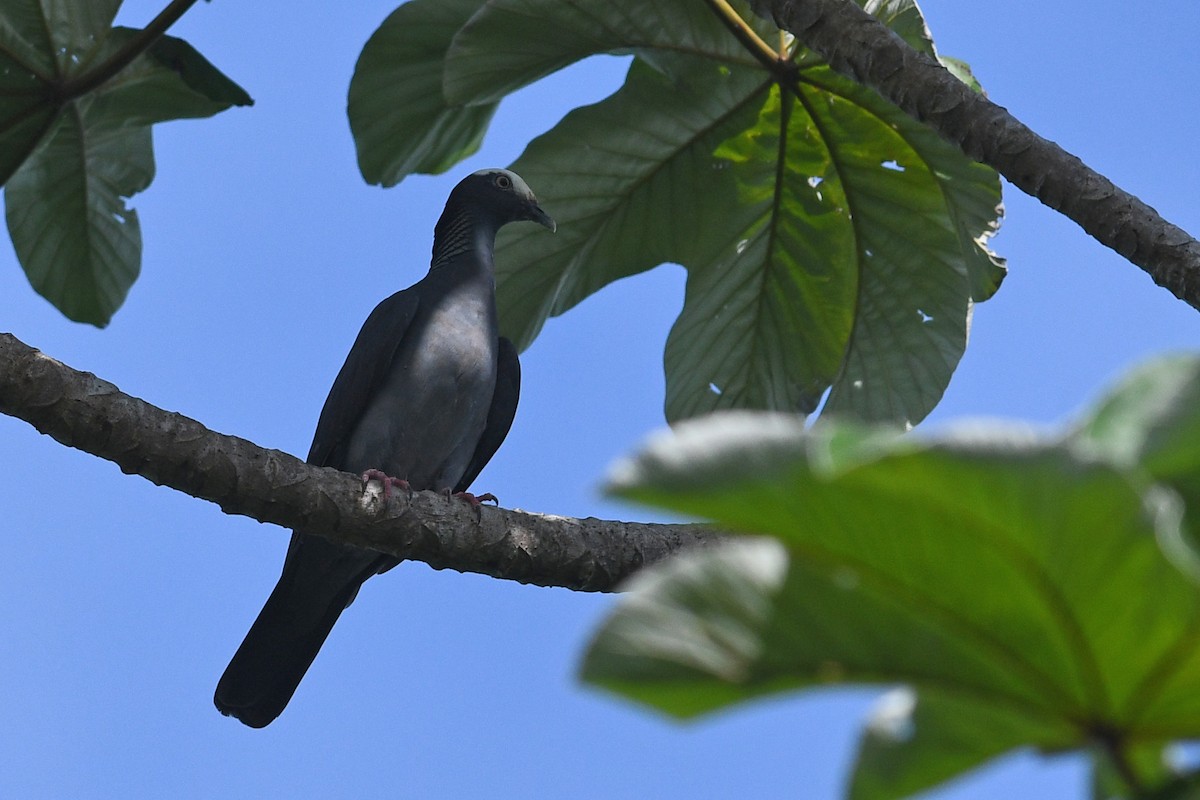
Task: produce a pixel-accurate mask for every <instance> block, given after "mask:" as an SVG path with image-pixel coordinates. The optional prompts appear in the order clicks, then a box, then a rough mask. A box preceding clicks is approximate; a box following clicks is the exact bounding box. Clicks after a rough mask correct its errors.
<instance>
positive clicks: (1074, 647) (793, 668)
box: [583, 357, 1200, 799]
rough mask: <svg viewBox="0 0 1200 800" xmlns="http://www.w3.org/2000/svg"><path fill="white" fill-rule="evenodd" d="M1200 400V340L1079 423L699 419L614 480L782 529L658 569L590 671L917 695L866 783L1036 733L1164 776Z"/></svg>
mask: <svg viewBox="0 0 1200 800" xmlns="http://www.w3.org/2000/svg"><path fill="white" fill-rule="evenodd" d="M1198 396H1200V359H1197V358H1194V357H1180V358H1176V359H1168V360H1164V361H1160V362H1156V363H1155V364H1152V365H1150V366H1148V367H1146V368H1144V369H1142V370H1139V371H1138V372H1136V373H1135V374H1134V376H1133V377H1132V378H1130V379H1129V380H1127V381H1126V382H1124V383H1123V384H1121V385H1120V386H1118V387H1117V388H1116V389H1115V390H1114V391H1113V392H1111V393H1110V394H1109V395H1108V396H1107V397H1106V398H1104V399H1103V400H1102V401H1101V402H1100V403H1099V404H1098V405H1097V408H1096V411H1095V412H1093V413H1091V414H1089V415H1088V416H1087V417H1086V419H1085V422H1084V423H1082V424H1080V425H1078V426H1076V427H1075V428H1073V429H1072V430H1071V431H1070V432H1069V433H1068V435H1066V436H1063V437H1050V436H1046V435H1040V434H1035V433H1033V432H1031V431H1030V430H1028V429H1026V428H1021V427H1015V426H1011V425H998V424H991V425H976V426H973V427H964V428H961V429H958V430H956V431H954V432H951V433H948V434H945V435H943V436H940V437H937V438H922V439H918V438H915V437H904V438H898V437H895V436H891V435H888V434H886V433H879V432H873V431H870V430H866V429H862V428H858V427H854V426H849V425H845V424H840V423H834V422H828V423H821V424H818V425H817V426H816V428H815V429H812V430H806V429H805V428H804V426H803V423H802V422H801V421H800V420H798V419H797V418H794V417H786V416H782V415H769V414H751V413H745V412H742V413H730V414H722V415H716V416H713V417H710V418H707V419H704V420H697V421H694V422H691V423H686V424H683V425H680V426H678V427H677V429H676V430H675V432H674V433H672V434H671V435H668V436H664V437H661V438H659V439H658V440H656V441H654V442H652V443H651V444H650V445H649V446H648V447H647V448H646V449H645V450H644V451H643V452H641V453H640V454H639V455H638V456H637V457H636V458H634V459H632V460H630V461H628V462H626V463H624V464H623V465H622V466H620V467H619V468H618V469H617V470H616V472H615V475H614V478H613V481H612V489H613V491H614V492H615V493H616V494H618V495H620V496H622V497H624V498H628V499H632V500H637V501H640V502H644V503H649V504H652V505H656V506H660V507H663V508H668V509H671V510H673V511H676V512H683V513H686V514H691V515H695V516H696V517H698V518H701V519H706V520H711V521H712V522H713V523H714V524H716V525H717V526H719V527H722V528H725V529H727V530H731V531H738V532H741V533H745V534H758V535H765V536H768V537H770V538H765V539H759V538H750V539H732V540H730V541H729V542H727V543H725V544H723V545H722V546H719V547H714V548H711V549H709V548H706V549H704V550H700V551H695V552H688V553H684V554H681V555H680V556H679V557H677V558H676V559H673V560H672V561H670V562H668V563H666V564H664V565H662V566H660V567H656V568H652V569H649V570H646V571H645V572H643V573H642V574H640V575H639V576H638V577H637V578H635V579H634V580H633V581H632V582H631V585H630V587H629V589H630V592H629V593H628V594H627V595H626V596H625V597H623V599H622V601H621V602H620V603H619V605H618V607H617V609H616V611H615V612H614V613H613V615H612V616H611V617H610V618H609V619H608V620H607V621H606V622H605V623H604V625H603V626H602V627H601V629H600V631H599V632H598V633H597V635H596V637H595V640H594V641H593V643H592V645H591V647H590V648H589V651H588V653H587V656H586V659H585V662H584V665H583V676H584V678H585V679H586V680H587V681H589V682H591V683H594V684H597V685H599V686H603V687H605V688H607V689H609V690H612V691H615V692H618V693H620V694H622V695H624V696H627V697H630V698H632V699H635V700H637V701H639V702H641V703H645V704H648V705H650V706H653V707H654V708H657V709H659V710H661V711H663V712H666V713H668V714H671V715H674V716H679V717H690V716H694V715H696V714H699V713H703V712H706V711H712V710H716V709H719V708H724V707H727V706H729V705H731V704H733V703H736V702H741V701H744V700H747V699H751V698H755V697H759V696H762V695H766V694H770V693H774V692H779V691H783V690H789V689H798V688H804V687H809V686H817V685H827V684H830V683H843V682H854V683H874V684H902V685H904V686H907V687H911V688H912V689H915V694H912V693H909V694H904V693H899V694H892V695H889V696H888V698H890V699H888V700H887V701H886V702H884V704H883V706H882V707H881V709H880V711H879V712H878V713H877V714H876V715H875V717H874V718H873V719H872V721H871V722H870V723H869V724H868V725H867V726H866V728H865V730H864V734H863V739H862V744H861V747H860V752H859V757H858V760H857V764H856V767H855V771H854V775H853V778H852V780H851V783H850V796H851V797H854V798H872V799H874V798H888V797H903V796H908V795H910V794H912V793H914V792H917V791H920V790H922V789H925V788H928V787H930V786H932V785H935V784H936V783H938V782H941V781H944V780H946V779H948V778H950V777H953V776H954V775H957V774H959V773H961V772H963V771H965V770H967V769H970V768H972V767H975V766H977V765H979V764H980V763H982V762H983V761H985V760H987V759H990V758H992V757H995V756H997V755H999V754H1001V753H1004V752H1007V751H1009V750H1012V749H1014V748H1017V747H1028V746H1032V747H1036V748H1039V749H1041V750H1044V751H1052V752H1057V751H1061V750H1066V749H1072V748H1079V749H1089V748H1093V749H1094V748H1096V747H1102V749H1103V750H1105V751H1107V752H1111V753H1116V754H1119V755H1120V756H1121V757H1122V759H1123V760H1124V761H1125V763H1126V765H1129V769H1132V770H1133V771H1135V772H1137V773H1138V774H1139V777H1140V780H1141V781H1142V782H1144V783H1145V784H1146V785H1147V786H1149V787H1154V786H1156V785H1159V784H1161V783H1162V782H1164V781H1166V780H1167V778H1168V776H1169V773H1167V772H1165V771H1164V770H1163V769H1162V768H1161V767H1159V768H1157V769H1151V766H1152V764H1153V763H1154V762H1153V756H1154V754H1156V753H1160V752H1161V750H1162V748H1163V747H1164V746H1165V745H1167V744H1168V743H1169V742H1172V741H1175V740H1180V739H1190V738H1195V737H1197V736H1198V735H1200V587H1198V585H1197V583H1196V581H1195V580H1193V579H1192V577H1191V575H1192V572H1191V568H1190V565H1191V564H1193V563H1195V557H1194V556H1193V555H1192V554H1191V551H1190V550H1189V549H1188V546H1187V545H1188V543H1189V542H1191V541H1192V539H1191V538H1190V537H1189V536H1188V531H1187V528H1186V522H1185V520H1188V519H1190V517H1189V516H1185V514H1184V506H1183V498H1184V497H1186V496H1187V493H1186V490H1187V489H1188V487H1191V486H1193V485H1194V484H1195V481H1196V480H1197V472H1200V470H1197V469H1196V467H1197V465H1200V458H1195V457H1194V456H1196V454H1197V453H1200V426H1198V422H1200V404H1198V403H1196V402H1195V400H1196V398H1197V397H1198ZM1161 480H1169V482H1170V485H1167V484H1166V483H1163V482H1159V481H1161ZM1173 486H1178V487H1180V492H1177V491H1175V489H1174V488H1172V487H1173ZM1181 492H1182V495H1181ZM1180 566H1183V567H1184V568H1185V569H1184V570H1181V569H1180V568H1179V567H1180Z"/></svg>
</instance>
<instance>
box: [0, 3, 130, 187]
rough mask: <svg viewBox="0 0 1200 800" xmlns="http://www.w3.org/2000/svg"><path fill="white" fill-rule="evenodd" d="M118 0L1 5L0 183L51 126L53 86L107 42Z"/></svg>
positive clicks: (56, 107)
mask: <svg viewBox="0 0 1200 800" xmlns="http://www.w3.org/2000/svg"><path fill="white" fill-rule="evenodd" d="M119 5H120V0H95V2H89V3H42V2H38V0H9V1H8V2H6V3H5V4H4V6H3V7H0V185H2V184H5V183H7V182H8V179H9V178H10V177H11V176H12V174H13V173H14V172H16V170H17V168H18V167H19V166H20V165H21V163H22V162H23V161H24V160H25V159H26V158H27V157H28V156H29V154H30V153H32V152H33V150H34V148H35V147H37V145H38V143H39V142H40V141H41V140H42V137H43V136H45V134H46V133H47V131H49V130H50V127H51V125H52V124H53V123H54V121H55V118H56V116H57V114H58V111H59V107H60V106H59V103H57V102H55V101H54V100H53V87H54V86H55V85H56V84H59V83H61V82H63V81H65V80H67V79H68V78H71V77H74V76H75V75H77V74H79V73H80V72H81V71H82V70H83V69H84V68H85V67H86V66H87V65H88V64H89V62H90V58H89V57H90V56H91V55H94V53H95V51H97V50H98V49H99V45H100V44H102V43H103V41H104V38H105V36H106V35H107V33H108V29H109V26H110V25H111V24H112V19H113V16H114V15H115V14H116V12H117V7H118V6H119Z"/></svg>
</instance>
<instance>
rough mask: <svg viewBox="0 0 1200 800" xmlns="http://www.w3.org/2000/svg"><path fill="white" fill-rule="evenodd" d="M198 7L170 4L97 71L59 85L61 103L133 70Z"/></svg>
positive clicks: (182, 1)
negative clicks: (132, 66) (135, 62)
mask: <svg viewBox="0 0 1200 800" xmlns="http://www.w3.org/2000/svg"><path fill="white" fill-rule="evenodd" d="M195 4H196V0H171V2H170V3H168V4H167V7H166V8H164V9H163V10H162V11H160V12H159V13H158V16H157V17H155V18H154V19H153V20H151V21H150V24H149V25H147V26H146V27H145V28H142V29H141V30H140V31H138V32H137V33H136V34H134V36H133V37H132V38H131V39H130V40H129V41H127V42H126V43H125V44H124V45H122V46H121V47H120V48H119V49H118V50H117V52H115V53H113V54H112V55H111V56H110V57H109V58H108V60H107V61H105V62H104V63H102V64H100V65H98V66H96V67H95V68H94V69H90V70H87V71H86V72H84V73H83V74H82V75H78V76H76V77H74V78H71V79H69V80H66V81H64V82H63V83H61V84H59V86H58V89H57V91H56V92H55V95H56V99H57V100H58V101H59V102H60V103H65V102H67V101H69V100H72V99H74V98H76V97H79V96H81V95H84V94H87V93H88V92H90V91H92V90H93V89H95V88H97V87H99V86H101V85H102V84H104V83H105V82H106V81H108V80H109V79H110V78H112V77H113V76H114V75H116V74H117V73H118V72H120V71H121V70H123V69H125V67H127V66H129V64H130V63H132V62H133V60H134V59H135V58H137V57H138V56H140V55H141V54H142V53H144V52H146V50H148V49H149V48H150V46H151V45H152V44H154V43H155V42H156V41H158V38H159V37H160V36H162V35H163V34H164V33H166V31H167V29H168V28H170V27H171V26H172V25H174V24H175V23H176V22H177V21H178V20H179V18H180V17H182V16H183V15H184V13H185V12H186V11H187V10H188V9H189V8H191V7H192V6H193V5H195Z"/></svg>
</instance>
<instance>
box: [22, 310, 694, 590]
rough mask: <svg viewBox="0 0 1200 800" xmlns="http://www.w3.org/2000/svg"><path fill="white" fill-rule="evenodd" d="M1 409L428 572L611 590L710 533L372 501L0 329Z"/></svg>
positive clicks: (90, 447)
mask: <svg viewBox="0 0 1200 800" xmlns="http://www.w3.org/2000/svg"><path fill="white" fill-rule="evenodd" d="M0 413H4V414H9V415H11V416H14V417H18V418H20V419H23V420H25V421H26V422H28V423H30V424H31V425H33V426H34V427H35V428H37V429H38V430H39V431H41V432H42V433H45V434H47V435H49V436H52V437H53V438H55V439H57V440H58V441H59V442H62V443H63V444H65V445H67V446H69V447H75V448H78V449H80V450H83V451H85V452H88V453H91V454H93V455H96V456H99V457H101V458H104V459H107V460H109V461H112V462H114V463H115V464H117V466H119V467H120V468H121V470H122V471H123V472H126V473H130V474H137V475H141V476H142V477H144V478H146V479H147V480H149V481H152V482H153V483H156V484H158V485H160V486H169V487H171V488H172V489H177V490H179V491H181V492H184V493H186V494H189V495H192V496H193V497H198V498H201V499H203V500H209V501H211V502H213V503H216V504H217V505H219V506H220V507H221V509H222V510H223V511H224V512H225V513H227V514H241V515H244V516H247V517H252V518H254V519H256V520H258V521H260V522H272V523H275V524H276V525H282V526H284V527H287V528H295V529H299V530H303V531H305V532H306V533H314V534H317V535H321V536H327V537H329V538H331V539H336V540H339V541H344V542H349V543H351V544H356V545H359V546H361V547H368V548H371V549H373V550H379V551H382V552H386V553H392V554H393V555H396V556H399V557H401V558H404V559H411V560H414V561H424V562H425V563H427V564H429V565H430V566H432V567H434V568H436V569H455V570H459V571H461V572H477V573H482V574H484V575H491V576H493V577H496V578H505V579H508V580H515V581H520V582H522V583H532V584H537V585H539V586H561V587H564V588H567V589H575V590H580V591H612V590H613V589H614V588H616V586H617V584H618V583H620V581H621V580H623V579H624V578H626V577H628V576H629V575H630V574H631V573H633V572H635V571H637V570H638V569H640V568H641V567H642V566H644V565H646V564H649V563H652V562H654V561H658V560H659V559H662V558H664V557H666V556H667V555H669V554H671V553H672V552H674V551H676V550H679V549H681V548H683V547H689V546H694V545H697V544H700V543H703V542H706V541H711V540H712V539H714V538H716V536H717V534H715V533H713V532H712V531H707V530H704V529H702V528H700V527H699V526H695V525H655V524H646V523H634V522H614V521H607V520H599V519H590V518H589V519H573V518H571V517H559V516H552V515H548V514H531V513H527V512H523V511H515V510H509V509H503V508H493V507H490V506H485V507H482V508H480V509H479V510H478V511H476V510H473V509H472V508H471V507H470V506H469V505H467V504H466V503H463V502H461V501H458V500H453V501H448V500H447V499H446V498H445V497H443V496H442V495H440V494H437V493H435V492H417V493H415V494H414V495H413V496H412V497H411V498H406V497H405V496H404V495H403V494H402V493H398V494H394V495H393V497H392V500H391V502H390V503H385V502H383V500H382V498H381V496H380V494H379V493H378V492H377V491H375V489H376V488H377V487H378V484H374V483H373V484H371V487H370V491H367V492H364V491H363V486H362V482H361V481H360V480H359V478H358V477H357V476H354V475H350V474H347V473H345V472H338V471H337V470H334V469H328V468H322V467H314V466H311V465H309V464H306V463H304V462H303V461H301V460H300V459H298V458H295V457H293V456H290V455H288V454H287V453H282V452H280V451H278V450H265V449H263V448H261V447H259V446H258V445H256V444H254V443H253V442H249V441H246V440H245V439H239V438H237V437H234V436H226V435H224V434H221V433H216V432H215V431H210V430H209V429H207V428H205V427H204V426H203V425H201V424H200V423H199V422H196V421H195V420H193V419H189V418H188V417H185V416H183V415H181V414H175V413H172V412H169V411H164V410H162V409H160V408H157V407H155V406H153V405H150V404H149V403H147V402H145V401H144V400H139V399H138V398H136V397H131V396H130V395H127V394H124V393H122V392H121V391H119V390H118V389H117V387H116V386H113V385H112V384H111V383H108V382H107V381H103V380H101V379H100V378H97V377H96V376H95V375H92V374H90V373H87V372H79V371H77V370H74V369H71V368H70V367H68V366H66V365H64V364H62V363H60V362H58V361H55V360H54V359H52V358H50V357H48V356H46V355H43V354H42V353H40V352H39V351H37V350H35V349H33V348H31V347H29V346H28V345H25V344H23V343H22V342H20V341H19V340H18V339H17V338H16V337H15V336H12V335H11V334H7V333H0Z"/></svg>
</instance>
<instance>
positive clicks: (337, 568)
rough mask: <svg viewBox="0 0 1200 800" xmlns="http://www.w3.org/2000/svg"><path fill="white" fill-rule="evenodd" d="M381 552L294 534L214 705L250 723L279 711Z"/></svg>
mask: <svg viewBox="0 0 1200 800" xmlns="http://www.w3.org/2000/svg"><path fill="white" fill-rule="evenodd" d="M380 559H381V554H379V553H373V552H371V551H369V550H361V549H359V548H356V547H350V546H348V545H342V544H338V543H336V542H331V541H329V540H327V539H324V538H322V537H319V536H303V535H301V534H295V535H293V538H292V544H291V546H290V547H289V549H288V556H287V560H286V561H285V562H284V565H283V574H282V575H281V576H280V578H279V583H277V584H276V585H275V589H274V590H273V591H272V592H271V596H270V597H269V598H267V602H266V605H264V606H263V609H262V611H260V612H259V614H258V618H257V619H256V620H254V624H253V625H252V626H251V627H250V632H249V633H247V634H246V638H245V639H244V640H243V641H242V645H241V647H239V648H238V650H237V652H236V653H234V656H233V659H232V660H231V661H230V662H229V666H228V667H226V668H225V674H223V675H222V676H221V680H220V681H219V682H218V683H217V691H216V693H215V694H214V696H213V702H215V703H216V706H217V710H218V711H220V712H221V713H222V714H225V715H226V716H232V717H236V718H237V719H238V720H240V721H241V722H243V723H245V724H246V725H249V726H250V727H252V728H263V727H266V726H267V725H269V724H270V723H271V721H272V720H274V719H275V718H276V717H278V716H279V714H280V713H281V712H282V711H283V709H284V708H285V707H286V706H287V704H288V701H289V700H291V699H292V695H293V694H294V693H295V691H296V687H297V686H299V685H300V680H301V679H302V678H303V677H304V673H305V672H307V671H308V667H309V665H311V664H312V662H313V659H314V658H316V657H317V652H318V651H319V650H320V649H321V645H322V644H324V643H325V639H326V637H328V636H329V632H330V631H331V630H333V625H334V623H335V622H337V619H338V617H339V616H341V613H342V610H343V609H345V608H346V606H348V605H350V603H351V601H353V600H354V597H355V595H356V594H358V588H359V586H361V585H362V582H363V581H365V580H366V579H367V578H369V577H370V576H371V575H374V574H375V573H376V572H377V571H378V570H379V567H380Z"/></svg>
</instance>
